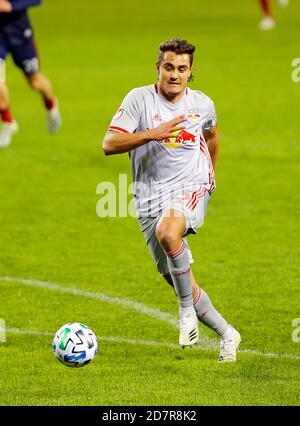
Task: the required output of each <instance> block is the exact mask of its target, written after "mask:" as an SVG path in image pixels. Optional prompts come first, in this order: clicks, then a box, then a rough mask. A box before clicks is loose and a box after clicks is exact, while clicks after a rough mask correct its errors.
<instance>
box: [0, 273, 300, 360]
mask: <svg viewBox="0 0 300 426" xmlns="http://www.w3.org/2000/svg"><path fill="white" fill-rule="evenodd" d="M1 281H2V282H14V283H19V284H24V285H28V286H33V287H38V288H45V289H47V290H54V291H60V292H63V293H69V294H72V295H74V296H82V297H87V298H91V299H97V300H102V301H104V302H108V303H112V304H117V305H121V306H123V307H125V308H127V309H131V310H135V311H137V312H139V313H143V314H145V315H148V316H150V317H153V318H156V319H159V320H161V321H164V322H166V323H168V324H171V325H172V326H174V327H177V319H176V317H174V316H173V315H171V314H168V313H166V312H162V311H160V310H158V309H153V308H149V307H148V306H146V305H144V304H142V303H138V302H134V301H132V300H128V299H121V298H119V297H110V296H107V295H106V294H103V293H92V292H89V291H85V290H80V289H77V288H74V287H64V286H62V285H60V284H56V283H50V282H46V281H37V280H30V279H24V278H13V277H0V282H1ZM0 331H1V330H0ZM6 332H8V333H9V332H11V333H19V334H32V335H34V334H36V335H45V336H49V335H52V334H50V333H43V332H39V331H32V330H19V329H9V328H7V329H6ZM101 339H103V340H109V341H114V342H123V343H132V344H141V345H148V346H149V345H157V346H165V347H169V348H172V349H175V348H179V346H177V345H175V344H169V343H162V342H152V341H145V340H140V339H134V340H132V339H122V338H119V337H102V338H101ZM200 345H201V346H200ZM217 348H218V343H217V342H216V340H214V339H211V338H209V337H208V336H205V335H203V334H202V336H201V339H200V341H199V345H197V346H195V347H194V349H197V350H216V349H217ZM239 352H241V353H244V354H249V355H256V356H262V357H267V358H283V359H297V360H300V355H294V354H284V353H283V354H278V353H273V352H259V351H256V350H252V349H242V350H240V351H239Z"/></svg>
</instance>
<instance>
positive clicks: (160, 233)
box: [156, 223, 180, 250]
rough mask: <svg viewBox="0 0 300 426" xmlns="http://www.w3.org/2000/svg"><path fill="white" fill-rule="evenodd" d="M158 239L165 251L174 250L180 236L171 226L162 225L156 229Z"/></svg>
mask: <svg viewBox="0 0 300 426" xmlns="http://www.w3.org/2000/svg"><path fill="white" fill-rule="evenodd" d="M156 238H157V240H158V241H159V243H160V245H161V246H162V247H163V248H164V249H165V250H172V249H173V248H174V245H176V244H177V242H178V240H179V239H180V236H179V235H177V233H176V231H175V230H174V229H173V227H172V226H171V225H169V224H168V223H166V224H164V223H162V224H158V226H157V227H156Z"/></svg>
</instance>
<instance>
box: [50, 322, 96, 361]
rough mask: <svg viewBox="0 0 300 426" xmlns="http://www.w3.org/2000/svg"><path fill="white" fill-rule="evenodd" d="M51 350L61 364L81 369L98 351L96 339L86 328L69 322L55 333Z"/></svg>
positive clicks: (77, 323)
mask: <svg viewBox="0 0 300 426" xmlns="http://www.w3.org/2000/svg"><path fill="white" fill-rule="evenodd" d="M52 349H53V352H54V355H55V356H56V358H57V359H58V360H59V361H60V362H61V363H62V364H64V365H66V366H68V367H82V366H83V365H86V364H88V363H89V362H90V361H92V359H93V358H94V357H95V355H96V353H97V351H98V343H97V337H96V336H95V334H94V333H93V332H92V330H91V329H90V328H89V327H88V326H86V325H84V324H81V323H79V322H70V323H69V324H65V325H63V326H62V327H61V328H60V329H59V330H58V331H57V332H56V334H55V336H54V339H53V346H52Z"/></svg>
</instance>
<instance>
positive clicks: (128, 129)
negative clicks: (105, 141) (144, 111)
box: [108, 89, 142, 133]
mask: <svg viewBox="0 0 300 426" xmlns="http://www.w3.org/2000/svg"><path fill="white" fill-rule="evenodd" d="M141 105H142V98H141V96H140V94H139V91H138V89H134V90H132V91H131V92H129V93H128V95H127V96H126V97H125V98H124V100H123V102H122V104H121V106H120V108H119V109H118V111H117V112H116V114H115V115H114V117H113V119H112V121H111V123H110V126H109V128H108V130H109V131H113V132H121V133H134V132H135V130H136V129H137V127H138V125H139V121H140V117H141Z"/></svg>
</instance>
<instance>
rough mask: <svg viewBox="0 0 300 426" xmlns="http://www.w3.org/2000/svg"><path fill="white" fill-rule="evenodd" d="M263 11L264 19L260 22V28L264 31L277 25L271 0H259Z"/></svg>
mask: <svg viewBox="0 0 300 426" xmlns="http://www.w3.org/2000/svg"><path fill="white" fill-rule="evenodd" d="M259 2H260V5H261V9H262V12H263V15H264V17H263V19H262V20H261V21H260V23H259V28H260V29H261V30H264V31H268V30H272V29H273V28H274V27H275V20H274V18H273V15H272V10H271V3H270V0H259Z"/></svg>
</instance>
